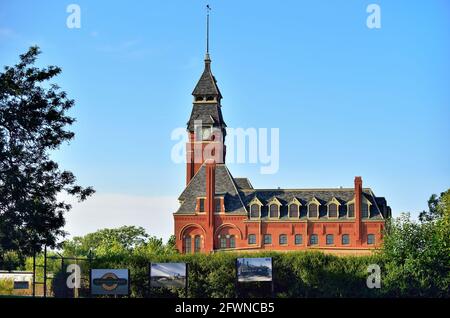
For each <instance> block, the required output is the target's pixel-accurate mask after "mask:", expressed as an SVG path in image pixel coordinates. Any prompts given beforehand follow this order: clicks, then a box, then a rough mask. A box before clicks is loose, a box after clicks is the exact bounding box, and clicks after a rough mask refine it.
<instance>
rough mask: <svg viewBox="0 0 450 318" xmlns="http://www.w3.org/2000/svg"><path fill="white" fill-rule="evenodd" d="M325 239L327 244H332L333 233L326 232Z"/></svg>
mask: <svg viewBox="0 0 450 318" xmlns="http://www.w3.org/2000/svg"><path fill="white" fill-rule="evenodd" d="M326 240H327V245H333V244H334V236H333V234H327V236H326Z"/></svg>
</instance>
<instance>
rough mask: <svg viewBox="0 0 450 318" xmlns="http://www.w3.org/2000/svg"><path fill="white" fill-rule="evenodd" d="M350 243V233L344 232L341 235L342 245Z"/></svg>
mask: <svg viewBox="0 0 450 318" xmlns="http://www.w3.org/2000/svg"><path fill="white" fill-rule="evenodd" d="M348 244H350V235H348V234H344V235H342V245H348Z"/></svg>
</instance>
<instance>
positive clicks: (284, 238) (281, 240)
mask: <svg viewBox="0 0 450 318" xmlns="http://www.w3.org/2000/svg"><path fill="white" fill-rule="evenodd" d="M279 243H280V245H286V244H287V235H286V234H281V235H280V238H279Z"/></svg>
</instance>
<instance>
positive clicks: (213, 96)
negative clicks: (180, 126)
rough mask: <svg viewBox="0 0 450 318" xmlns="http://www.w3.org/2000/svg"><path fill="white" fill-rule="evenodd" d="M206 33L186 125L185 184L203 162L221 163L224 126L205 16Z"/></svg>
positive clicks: (223, 145)
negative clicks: (202, 60)
mask: <svg viewBox="0 0 450 318" xmlns="http://www.w3.org/2000/svg"><path fill="white" fill-rule="evenodd" d="M206 34H207V36H206V55H205V69H204V70H203V74H202V76H201V77H200V79H199V81H198V83H197V85H196V86H195V88H194V91H193V92H192V95H193V96H194V101H193V106H192V112H191V117H190V118H189V121H188V123H187V133H188V142H187V144H186V157H187V158H186V159H187V160H186V163H187V167H186V184H188V183H189V182H190V181H191V179H192V178H193V177H194V175H195V174H196V173H197V171H198V170H199V169H200V167H201V166H202V165H203V163H204V162H205V161H206V160H208V159H212V160H213V161H214V162H215V163H219V164H220V163H225V152H226V149H225V135H226V130H225V128H226V124H225V122H224V120H223V117H222V110H221V107H222V106H221V104H220V102H221V100H222V94H221V93H220V90H219V87H218V86H217V81H216V79H215V77H214V75H213V74H212V72H211V58H210V56H209V14H208V15H207V33H206Z"/></svg>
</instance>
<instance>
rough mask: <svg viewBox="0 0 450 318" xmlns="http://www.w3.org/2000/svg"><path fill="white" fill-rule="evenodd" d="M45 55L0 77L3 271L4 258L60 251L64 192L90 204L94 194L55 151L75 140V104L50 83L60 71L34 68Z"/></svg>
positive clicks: (25, 59) (34, 52)
mask: <svg viewBox="0 0 450 318" xmlns="http://www.w3.org/2000/svg"><path fill="white" fill-rule="evenodd" d="M39 54H40V50H39V48H38V47H31V48H30V49H29V50H28V52H26V53H25V54H23V55H21V56H20V62H19V63H18V64H16V65H14V66H12V67H10V66H6V67H5V68H4V72H2V73H0V266H1V265H2V263H3V259H4V255H5V253H7V252H9V251H15V252H16V253H17V255H19V256H20V257H21V258H22V261H23V258H24V257H25V256H27V255H32V254H33V253H34V252H35V251H37V252H38V251H40V250H41V249H42V246H43V245H47V246H49V247H56V246H57V242H58V239H59V237H61V236H63V235H64V234H65V233H64V231H63V230H62V227H63V226H64V223H65V220H64V214H65V213H66V212H68V211H69V210H70V209H71V206H70V205H69V204H67V203H66V202H64V201H61V200H58V199H57V195H58V194H59V193H60V192H62V191H65V192H67V193H68V194H69V195H73V196H76V197H78V199H79V200H85V199H86V198H87V197H88V196H90V195H91V194H92V193H93V192H94V190H93V189H92V188H90V187H88V188H82V187H81V186H79V185H77V184H76V178H75V176H74V174H73V173H72V172H70V171H64V170H60V168H59V166H58V164H57V163H56V162H55V161H53V160H51V159H50V152H51V151H54V150H56V149H58V148H59V146H60V145H61V144H62V143H65V142H69V141H70V140H71V139H72V138H74V133H73V132H71V131H70V130H68V126H70V125H72V124H73V123H74V121H75V119H74V118H72V117H69V116H68V115H67V112H68V111H69V110H70V109H71V108H72V107H73V106H74V101H73V100H72V99H69V98H68V97H67V94H66V92H64V91H62V90H61V89H60V88H59V87H58V86H57V85H56V84H54V83H49V81H50V80H52V79H53V78H54V77H55V76H57V75H58V74H59V73H60V72H61V69H60V68H59V67H56V66H48V67H46V68H38V67H35V66H34V64H35V62H36V59H37V57H38V55H39Z"/></svg>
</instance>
